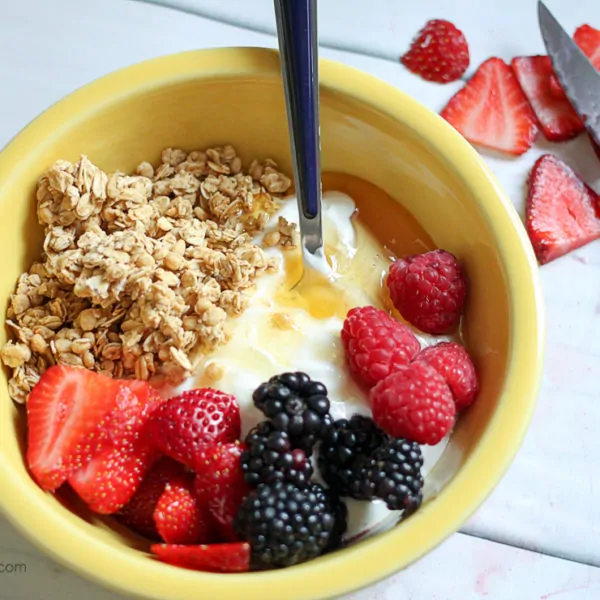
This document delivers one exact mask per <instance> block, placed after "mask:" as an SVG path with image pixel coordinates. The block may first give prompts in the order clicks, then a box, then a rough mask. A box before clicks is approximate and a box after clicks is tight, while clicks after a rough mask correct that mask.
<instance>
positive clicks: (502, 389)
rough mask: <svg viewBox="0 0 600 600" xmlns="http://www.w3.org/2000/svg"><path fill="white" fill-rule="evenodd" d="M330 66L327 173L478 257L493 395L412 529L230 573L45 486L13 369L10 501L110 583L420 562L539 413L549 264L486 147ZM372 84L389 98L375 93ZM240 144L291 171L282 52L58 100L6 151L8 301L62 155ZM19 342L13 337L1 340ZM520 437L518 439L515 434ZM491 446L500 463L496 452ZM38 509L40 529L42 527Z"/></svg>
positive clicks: (34, 253) (46, 539) (336, 574)
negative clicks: (28, 442) (148, 551)
mask: <svg viewBox="0 0 600 600" xmlns="http://www.w3.org/2000/svg"><path fill="white" fill-rule="evenodd" d="M228 52H229V54H227V53H228ZM321 76H322V81H323V88H322V92H321V103H322V108H321V122H322V143H323V156H322V158H323V169H324V170H326V171H338V172H343V173H348V174H351V175H355V176H358V177H361V178H363V179H366V180H368V181H370V182H372V183H373V184H375V185H377V186H379V187H380V188H382V189H383V190H384V191H385V192H387V193H388V194H389V195H390V196H392V197H393V198H394V199H396V200H397V201H398V202H400V203H401V204H402V205H403V206H404V207H405V208H406V209H408V211H410V212H411V213H412V214H413V215H414V217H415V218H416V219H417V220H418V221H419V223H420V224H421V225H422V226H423V227H424V228H425V230H426V231H427V232H428V233H429V235H430V236H431V238H432V239H433V241H434V243H435V245H436V246H438V247H441V248H444V249H447V250H449V251H451V252H453V253H454V254H455V255H456V256H457V257H458V258H459V259H460V260H461V261H462V263H463V264H464V265H465V268H466V271H467V273H468V277H469V282H470V288H469V290H470V291H469V299H468V307H467V311H466V319H465V324H464V335H465V341H466V343H467V345H468V347H469V349H470V351H471V353H472V356H473V358H474V362H475V364H476V367H477V369H478V372H479V375H480V379H481V396H480V399H479V401H478V402H477V403H476V405H475V406H474V407H472V409H470V410H469V411H467V413H466V414H465V415H464V416H463V417H462V418H461V419H460V421H459V423H458V426H457V427H456V430H455V432H454V434H453V436H452V439H451V442H450V444H449V447H448V449H447V450H446V452H445V453H444V455H443V456H442V458H441V460H440V462H439V463H438V465H437V466H436V469H435V471H434V473H433V474H432V477H431V482H433V484H431V483H430V485H433V488H430V489H431V490H432V494H433V496H436V495H437V498H435V499H433V500H432V501H430V502H429V503H427V504H426V505H425V506H424V507H423V508H422V509H421V511H419V512H418V513H417V514H416V515H415V516H414V517H412V518H411V519H410V520H409V521H407V522H406V523H405V524H404V525H403V526H402V527H399V528H396V529H395V530H393V531H391V532H388V533H384V534H381V535H378V536H375V537H374V538H373V539H370V540H367V541H365V542H363V543H362V544H360V545H357V546H355V547H353V548H349V549H347V550H344V551H341V552H339V553H337V554H335V555H332V556H329V557H324V558H322V559H319V560H317V561H314V562H313V563H307V564H305V565H301V566H298V567H295V568H292V569H287V570H285V571H282V572H277V573H267V574H250V575H242V576H230V575H229V576H218V575H209V574H203V573H193V572H183V573H182V572H181V571H180V570H177V569H174V568H172V567H169V566H167V565H162V564H157V563H155V562H151V559H150V558H147V557H146V555H145V554H144V553H143V550H144V548H145V545H144V543H143V542H142V541H141V540H140V539H139V538H135V537H133V536H131V535H128V534H127V533H125V532H124V531H123V530H122V529H119V528H118V527H117V526H115V525H114V524H113V523H111V520H110V519H106V520H105V519H100V518H98V517H95V516H93V515H91V514H89V513H88V512H87V511H86V510H85V508H84V507H82V506H81V504H80V503H78V502H77V500H76V499H73V498H66V497H62V498H60V499H56V498H54V497H52V496H50V495H47V494H44V493H43V492H41V490H39V489H38V488H37V486H36V485H35V484H34V483H33V481H32V480H31V479H30V477H29V475H28V473H27V471H26V468H25V465H24V461H23V449H24V411H23V410H21V409H19V408H17V407H16V406H14V405H13V403H12V402H11V401H10V399H9V397H8V395H7V393H6V378H5V375H6V374H3V376H2V381H0V396H1V397H0V440H1V444H0V483H1V487H2V489H3V492H2V500H1V502H2V504H3V505H4V510H5V512H6V513H7V515H8V516H9V517H10V518H11V519H12V520H13V521H14V522H15V523H16V524H17V525H18V526H19V527H20V528H21V530H22V531H23V532H24V533H26V534H27V535H29V536H30V537H34V538H35V539H36V541H37V543H39V544H40V545H41V546H43V547H45V549H46V550H47V551H49V552H51V553H52V554H54V556H55V557H57V558H58V559H59V560H61V561H63V562H66V563H68V564H69V565H70V566H72V567H74V568H75V569H77V570H78V571H80V572H82V573H84V574H86V575H87V576H90V577H93V578H95V579H97V580H98V581H101V582H102V583H104V584H105V585H107V584H109V585H114V586H116V587H117V588H118V589H120V590H121V591H136V592H137V593H139V594H145V595H147V596H148V597H153V598H154V597H156V598H159V597H160V598H164V599H167V598H184V597H191V596H188V595H187V593H188V591H189V590H191V589H198V586H202V589H204V591H205V594H204V595H205V597H210V598H217V597H219V598H231V599H233V598H238V597H242V596H241V595H238V594H242V590H243V597H246V598H259V597H260V598H262V599H269V598H272V599H273V600H280V598H282V597H284V596H285V597H286V598H290V599H291V598H311V599H315V598H321V597H330V596H332V595H335V594H340V593H342V592H344V591H347V590H349V589H352V588H356V587H359V586H362V585H366V584H367V583H369V582H371V581H373V580H376V579H378V578H380V577H383V576H384V575H386V574H388V573H390V572H392V571H393V570H394V569H397V568H400V567H401V566H404V565H406V564H408V563H409V562H411V561H412V560H414V559H415V558H417V557H418V556H419V555H421V554H423V553H424V552H426V551H427V550H429V549H431V547H433V546H434V545H435V544H436V543H438V542H439V541H441V539H443V537H444V536H445V535H447V534H448V533H450V532H451V531H452V530H453V529H455V528H456V527H458V526H459V525H460V523H461V522H462V521H463V520H464V519H465V518H466V517H467V516H468V514H469V513H470V512H471V511H472V510H473V509H474V508H475V507H476V506H477V504H478V503H479V502H480V501H481V500H482V499H483V498H484V497H485V495H487V493H489V491H490V489H491V487H492V486H493V484H494V483H495V482H496V481H497V480H498V478H499V477H500V475H501V473H502V471H503V470H504V468H505V467H506V466H507V464H508V461H509V460H510V458H511V457H512V454H513V453H514V452H515V451H516V448H517V446H518V443H519V441H520V438H521V436H522V434H523V432H524V428H525V425H526V423H527V422H528V419H529V415H530V412H531V409H532V407H533V402H534V396H535V391H536V389H537V387H536V386H537V382H538V381H537V380H538V378H539V372H538V371H539V365H538V362H537V361H538V360H539V353H540V350H539V347H540V339H539V338H540V328H539V318H540V317H539V314H536V307H537V308H539V297H538V291H537V288H536V285H537V283H536V281H535V280H534V275H532V273H533V269H534V266H533V265H534V262H533V259H532V256H531V253H530V252H529V251H528V249H527V247H526V244H525V242H524V238H523V234H522V231H521V230H519V227H520V224H519V223H518V222H517V219H516V217H515V215H514V214H512V213H511V212H510V210H511V209H510V208H508V206H507V203H506V202H505V201H503V199H502V198H501V195H500V192H498V190H497V189H496V188H495V184H494V182H493V180H492V179H491V178H490V176H489V175H488V173H487V172H486V171H485V170H484V168H483V167H482V166H481V163H479V162H478V159H477V157H476V155H475V153H474V152H473V151H472V150H471V149H470V148H469V147H468V146H467V144H466V143H464V142H463V141H462V140H461V139H459V137H458V136H457V135H456V134H455V133H454V132H453V131H451V130H450V128H449V127H448V126H446V125H445V124H444V123H443V122H442V121H441V120H440V119H438V118H437V117H436V116H435V115H431V114H430V113H428V111H426V110H425V109H423V108H422V107H420V106H419V105H417V104H416V103H414V101H412V100H410V99H409V98H406V97H405V96H403V95H402V94H400V93H398V92H392V91H391V88H388V87H387V86H384V85H383V84H380V83H379V82H376V81H375V80H372V79H371V78H368V77H367V76H363V75H358V74H356V73H355V72H353V71H352V70H350V69H346V68H343V67H341V66H339V65H335V64H333V63H324V64H323V67H322V69H321ZM348 78H350V80H348V81H354V89H355V90H358V92H357V93H356V94H355V93H349V90H350V89H351V86H350V85H349V83H348V89H345V88H344V86H345V85H346V84H343V83H342V82H343V81H346V80H347V79H348ZM352 78H355V79H354V80H353V79H352ZM362 78H364V79H362ZM391 94H393V97H390V95H391ZM370 96H372V97H373V98H374V99H375V100H377V99H379V100H381V103H379V104H378V103H377V101H374V102H369V101H367V98H369V97H370ZM386 102H387V103H389V105H390V106H391V105H393V104H394V103H395V105H394V107H393V110H389V111H386V110H383V108H382V107H384V106H386V104H385V103H386ZM394 111H396V112H394ZM226 143H232V144H233V145H234V146H235V147H236V148H237V150H238V152H239V153H240V155H241V156H242V158H244V159H245V160H249V159H252V158H258V159H264V158H266V157H271V158H273V159H275V160H276V161H277V162H278V163H279V165H280V166H281V167H282V169H283V170H284V171H286V172H288V173H291V164H290V152H289V142H288V132H287V124H286V119H285V105H284V99H283V94H282V89H281V83H280V77H279V65H278V61H277V57H276V55H275V54H273V53H270V52H268V51H259V50H255V51H241V50H240V51H217V52H213V53H212V55H211V54H210V53H206V52H204V53H203V52H200V53H192V54H188V55H179V56H175V57H167V58H164V59H159V60H158V61H152V64H151V65H150V66H149V65H148V64H144V65H138V66H136V67H133V68H132V69H129V70H128V71H127V72H126V73H118V74H116V75H112V76H110V77H109V78H105V80H101V81H99V82H96V83H94V84H92V86H88V87H87V88H84V89H83V90H80V91H78V92H77V93H76V94H75V95H73V96H72V97H70V98H68V99H67V100H66V101H63V102H61V103H60V104H59V105H57V106H55V107H53V108H52V109H51V110H50V111H49V112H48V113H46V114H45V115H43V117H42V118H41V119H39V120H38V121H37V122H36V123H34V125H32V126H30V127H29V128H28V129H27V130H26V131H25V132H23V133H22V134H21V135H20V136H19V138H17V139H16V140H15V142H14V143H13V144H12V145H11V147H9V148H8V149H7V150H5V151H4V153H3V155H2V156H1V157H0V232H1V235H0V253H1V255H2V256H3V268H2V271H1V275H0V312H1V313H2V314H5V310H6V306H7V299H8V298H9V295H10V294H11V292H13V290H14V286H15V282H16V279H17V277H18V276H19V275H20V273H21V272H22V271H24V270H26V269H27V268H28V266H29V265H30V264H31V262H32V261H33V260H34V259H35V258H37V257H38V256H39V253H40V251H41V229H40V228H39V227H38V226H37V220H36V218H35V210H34V205H35V201H34V190H35V185H36V180H37V177H38V176H39V175H40V174H41V173H42V172H43V171H44V170H45V169H46V168H48V167H49V166H50V165H51V164H52V163H53V162H54V160H56V159H58V158H66V159H69V160H72V161H76V160H77V159H78V158H79V156H80V154H86V155H87V156H88V157H89V158H90V160H92V162H94V163H96V164H98V165H99V166H100V167H102V168H103V169H104V170H107V171H113V170H117V169H118V170H124V171H130V170H132V169H134V168H135V166H136V165H137V164H139V163H140V162H141V161H143V160H151V161H154V162H156V161H157V160H158V159H159V157H160V151H161V150H162V148H164V147H169V146H171V147H181V148H184V149H187V150H192V149H198V148H204V147H209V146H211V145H223V144H226ZM457 163H460V165H461V166H460V167H457ZM467 173H468V175H467ZM503 202H504V203H503ZM381 218H382V219H385V218H386V215H385V214H382V215H381ZM511 261H512V262H511ZM519 294H520V295H519ZM5 338H6V331H3V332H2V340H1V341H2V342H4V340H5ZM517 342H518V344H517ZM518 351H520V352H521V353H522V354H521V356H520V357H519V356H517V352H518ZM518 359H519V360H520V361H521V362H523V361H524V362H525V363H526V365H527V368H528V369H529V371H528V372H529V375H528V376H527V377H526V371H518V372H517V371H515V369H517V366H516V363H517V362H518ZM522 367H523V365H521V366H520V367H519V368H522ZM509 427H512V431H508V430H507V429H508V428H509ZM503 441H504V445H505V450H504V449H503V448H501V447H500V446H498V444H499V443H502V442H503ZM492 446H494V447H495V451H496V453H498V454H500V457H499V458H497V459H495V460H494V461H492V462H489V460H488V459H489V458H490V457H492V456H493V450H494V448H493V447H492ZM488 471H489V472H488ZM72 511H74V512H75V513H76V514H77V515H79V517H81V518H79V517H74V516H73V513H72ZM35 512H37V515H36V516H34V513H35ZM37 520H40V523H41V525H34V523H35V522H36V521H37ZM140 550H142V552H141V551H140ZM86 553H88V555H86ZM90 553H91V554H94V558H93V559H92V558H90V556H89V554H90ZM357 561H358V562H357ZM353 564H355V565H358V564H361V568H358V569H353V568H352V565H353ZM325 574H327V576H325ZM295 580H297V583H296V584H294V583H293V581H295ZM283 590H287V592H286V593H287V595H286V593H284V595H282V591H283ZM290 590H294V591H293V592H290ZM290 594H291V595H290Z"/></svg>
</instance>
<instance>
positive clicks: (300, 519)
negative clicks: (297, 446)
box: [234, 481, 336, 568]
mask: <svg viewBox="0 0 600 600" xmlns="http://www.w3.org/2000/svg"><path fill="white" fill-rule="evenodd" d="M335 525H336V523H335V517H334V515H333V514H332V512H331V504H330V501H329V498H328V496H327V492H326V491H325V490H324V489H323V488H322V487H321V486H320V485H318V484H313V485H311V486H310V487H307V488H299V487H297V486H295V485H294V484H293V483H290V482H284V481H278V482H275V483H262V484H261V485H259V486H258V487H257V488H256V489H255V490H253V491H252V492H250V494H249V495H248V496H246V498H245V499H244V501H243V502H242V504H241V505H240V507H239V509H238V512H237V515H236V518H235V522H234V526H235V529H236V532H237V534H238V535H239V537H240V539H242V540H246V541H248V542H249V543H250V547H251V563H252V567H253V568H269V567H289V566H291V565H296V564H299V563H302V562H305V561H307V560H310V559H311V558H315V557H317V556H319V555H320V554H322V553H323V552H324V551H325V549H326V548H327V546H328V544H329V541H330V539H331V536H332V532H333V531H334V528H335Z"/></svg>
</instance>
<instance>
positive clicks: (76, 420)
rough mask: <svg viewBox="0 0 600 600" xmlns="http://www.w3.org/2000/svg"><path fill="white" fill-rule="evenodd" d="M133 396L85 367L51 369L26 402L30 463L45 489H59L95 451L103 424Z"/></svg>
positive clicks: (38, 480)
mask: <svg viewBox="0 0 600 600" xmlns="http://www.w3.org/2000/svg"><path fill="white" fill-rule="evenodd" d="M130 394H131V392H129V390H128V388H127V387H126V386H124V385H123V383H122V382H119V381H116V380H113V379H111V378H110V377H107V376H106V375H101V374H99V373H94V372H92V371H89V370H87V369H82V368H80V367H69V366H66V365H56V366H52V367H50V368H49V369H48V370H47V371H46V372H45V373H44V374H43V375H42V376H41V377H40V380H39V382H38V383H37V385H36V386H35V387H34V388H33V390H32V391H31V394H30V395H29V399H28V401H27V464H28V466H29V469H30V471H31V473H32V475H33V477H34V479H35V480H36V481H37V483H38V484H39V485H40V487H42V489H44V490H48V491H49V490H55V489H56V488H58V487H59V486H60V485H61V484H62V483H64V482H65V481H66V480H67V479H68V478H69V477H70V475H71V474H72V473H73V472H74V471H75V470H76V469H77V468H78V467H81V466H83V465H85V464H87V463H88V462H89V461H90V460H91V458H92V455H93V452H94V451H95V450H96V440H98V435H97V434H98V428H99V425H100V423H101V422H102V421H103V420H104V419H105V418H106V416H107V415H108V414H109V413H110V412H111V411H112V410H113V409H114V407H115V406H116V405H117V402H120V401H122V400H123V399H124V398H128V397H129V395H130Z"/></svg>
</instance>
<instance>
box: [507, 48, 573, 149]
mask: <svg viewBox="0 0 600 600" xmlns="http://www.w3.org/2000/svg"><path fill="white" fill-rule="evenodd" d="M512 66H513V69H514V71H515V74H516V76H517V79H518V80H519V83H520V85H521V87H522V88H523V92H524V93H525V95H526V96H527V99H528V100H529V102H530V103H531V107H532V108H533V111H534V112H535V114H536V116H537V118H538V121H539V123H540V126H541V128H542V132H543V133H544V136H545V137H546V138H547V139H549V140H551V141H553V142H562V141H565V140H570V139H571V138H574V137H575V136H577V135H579V134H580V133H581V132H582V131H583V130H584V125H583V122H582V121H581V119H580V118H579V116H578V115H577V113H576V112H575V110H574V108H573V107H572V106H571V103H570V102H569V101H568V100H567V98H566V96H564V95H563V97H562V98H560V97H557V96H556V94H554V93H552V91H551V89H550V77H551V76H552V75H553V74H554V71H553V69H552V63H551V62H550V58H548V57H547V56H520V57H518V58H513V60H512Z"/></svg>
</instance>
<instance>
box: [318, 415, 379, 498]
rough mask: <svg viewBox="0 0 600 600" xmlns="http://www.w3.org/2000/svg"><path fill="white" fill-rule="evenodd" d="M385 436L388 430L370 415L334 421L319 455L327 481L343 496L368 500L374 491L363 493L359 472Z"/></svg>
mask: <svg viewBox="0 0 600 600" xmlns="http://www.w3.org/2000/svg"><path fill="white" fill-rule="evenodd" d="M385 439H386V434H385V433H384V432H383V431H382V430H381V429H379V427H377V425H375V423H374V422H373V420H372V419H369V418H368V417H363V416H361V415H354V416H353V417H352V418H351V419H339V420H337V421H335V423H334V424H333V426H332V427H330V428H329V431H328V432H327V433H326V434H325V436H324V439H323V442H322V444H321V449H320V452H319V459H318V464H319V470H320V472H321V476H322V477H323V479H324V480H325V482H326V483H327V485H329V487H331V488H333V489H334V490H335V491H336V492H337V493H338V494H339V495H341V496H351V497H352V498H357V499H359V500H369V499H370V498H371V497H372V496H371V495H369V494H363V493H361V481H360V480H359V478H358V473H359V472H360V470H361V468H362V467H363V466H366V463H367V461H368V459H369V458H370V456H371V455H372V454H373V452H375V450H377V448H379V447H380V446H381V444H383V442H384V440H385Z"/></svg>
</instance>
